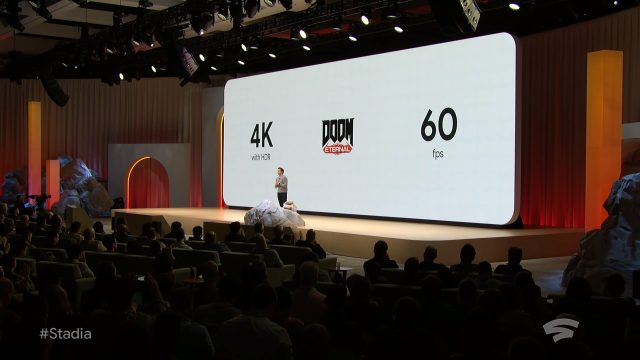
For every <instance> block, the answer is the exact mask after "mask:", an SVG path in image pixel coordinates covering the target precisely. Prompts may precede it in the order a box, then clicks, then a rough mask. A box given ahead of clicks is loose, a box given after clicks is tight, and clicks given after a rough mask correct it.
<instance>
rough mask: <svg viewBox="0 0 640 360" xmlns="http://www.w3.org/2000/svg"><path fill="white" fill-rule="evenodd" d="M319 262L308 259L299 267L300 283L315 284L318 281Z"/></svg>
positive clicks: (305, 284)
mask: <svg viewBox="0 0 640 360" xmlns="http://www.w3.org/2000/svg"><path fill="white" fill-rule="evenodd" d="M318 270H319V268H318V263H315V262H313V261H306V262H303V263H302V264H301V265H300V268H299V269H298V280H299V281H300V285H304V286H315V285H316V283H317V282H318Z"/></svg>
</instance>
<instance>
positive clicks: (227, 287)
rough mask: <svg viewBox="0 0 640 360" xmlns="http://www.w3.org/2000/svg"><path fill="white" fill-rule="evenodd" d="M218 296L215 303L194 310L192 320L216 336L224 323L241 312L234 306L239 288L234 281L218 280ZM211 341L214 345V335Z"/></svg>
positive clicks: (224, 278) (225, 278)
mask: <svg viewBox="0 0 640 360" xmlns="http://www.w3.org/2000/svg"><path fill="white" fill-rule="evenodd" d="M218 294H219V297H218V299H217V300H216V301H214V302H211V303H208V304H204V305H202V306H199V307H197V308H196V310H195V315H194V319H195V320H196V321H197V322H199V323H201V324H202V325H204V326H206V327H207V329H208V330H209V334H217V333H218V330H219V329H220V327H221V326H222V324H223V323H224V322H225V321H227V320H230V319H233V318H235V317H237V316H240V315H241V314H242V311H241V310H240V309H238V308H237V307H236V306H235V304H236V302H237V301H238V296H239V294H240V286H239V285H238V283H237V281H236V280H234V279H231V278H228V277H223V278H222V279H220V282H219V284H218ZM213 340H214V344H215V343H216V338H215V335H214V338H213ZM216 347H219V345H217V346H216Z"/></svg>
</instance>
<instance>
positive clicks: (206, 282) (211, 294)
mask: <svg viewBox="0 0 640 360" xmlns="http://www.w3.org/2000/svg"><path fill="white" fill-rule="evenodd" d="M200 273H201V275H202V280H203V282H202V284H198V286H197V287H196V289H195V292H194V306H195V307H198V306H200V305H205V304H209V303H212V302H214V301H216V300H217V299H218V281H219V280H220V271H219V270H218V264H216V263H215V262H213V261H211V260H210V261H207V262H206V263H205V264H204V265H203V266H202V268H201V270H200Z"/></svg>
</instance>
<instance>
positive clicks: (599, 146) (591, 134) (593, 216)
mask: <svg viewBox="0 0 640 360" xmlns="http://www.w3.org/2000/svg"><path fill="white" fill-rule="evenodd" d="M622 64H623V53H622V51H610V50H603V51H596V52H591V53H589V54H588V57H587V124H586V132H587V134H586V135H587V136H586V154H585V155H586V164H585V200H584V201H585V203H584V210H585V214H584V217H585V221H584V226H585V230H587V231H588V230H592V229H596V228H600V225H601V224H602V221H604V219H605V218H606V217H607V213H606V211H605V210H604V209H603V207H602V204H603V203H604V201H605V200H606V199H607V197H608V196H609V192H610V191H611V185H612V184H613V182H614V181H615V180H617V179H618V178H619V177H620V170H621V162H622V159H621V156H622V155H621V152H622Z"/></svg>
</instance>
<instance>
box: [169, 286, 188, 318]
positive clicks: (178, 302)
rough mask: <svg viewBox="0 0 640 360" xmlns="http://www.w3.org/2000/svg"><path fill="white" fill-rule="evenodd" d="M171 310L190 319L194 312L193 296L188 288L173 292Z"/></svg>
mask: <svg viewBox="0 0 640 360" xmlns="http://www.w3.org/2000/svg"><path fill="white" fill-rule="evenodd" d="M169 303H170V304H171V310H173V311H175V312H177V313H179V314H181V315H183V316H185V317H187V318H190V317H191V314H192V312H193V294H192V292H191V290H189V289H187V288H178V289H175V290H173V291H172V292H171V296H170V297H169Z"/></svg>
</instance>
